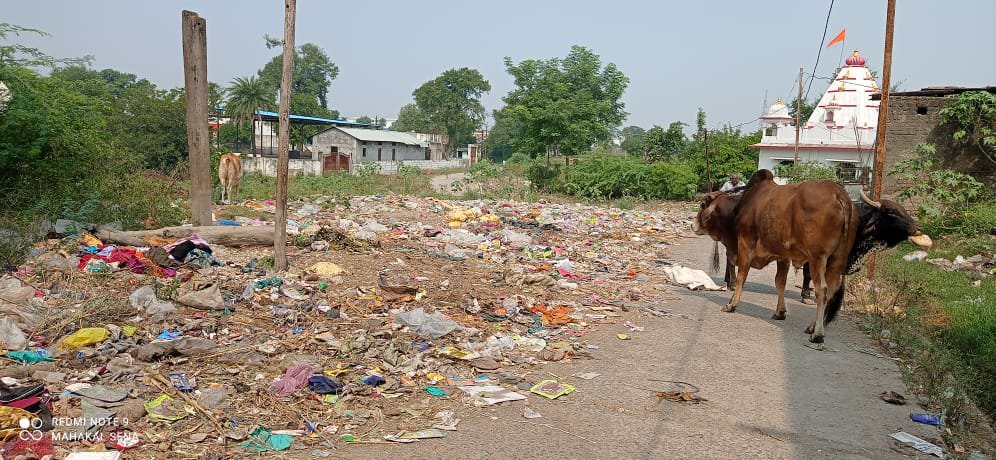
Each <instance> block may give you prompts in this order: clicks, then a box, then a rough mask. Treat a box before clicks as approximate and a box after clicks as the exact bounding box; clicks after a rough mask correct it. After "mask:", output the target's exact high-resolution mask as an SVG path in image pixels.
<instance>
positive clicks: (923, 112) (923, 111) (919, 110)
mask: <svg viewBox="0 0 996 460" xmlns="http://www.w3.org/2000/svg"><path fill="white" fill-rule="evenodd" d="M916 114H917V115H926V114H927V107H925V106H922V105H918V106H916Z"/></svg>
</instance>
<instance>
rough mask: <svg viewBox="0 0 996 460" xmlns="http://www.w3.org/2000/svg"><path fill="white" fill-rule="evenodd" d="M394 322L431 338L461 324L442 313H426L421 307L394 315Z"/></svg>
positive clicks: (438, 336) (440, 335) (444, 333)
mask: <svg viewBox="0 0 996 460" xmlns="http://www.w3.org/2000/svg"><path fill="white" fill-rule="evenodd" d="M394 322H396V323H399V324H403V325H405V326H408V327H409V328H410V329H411V330H412V332H414V333H416V334H418V335H421V336H424V337H429V338H432V339H438V338H440V337H442V336H444V335H446V334H449V333H450V332H453V331H454V330H456V329H460V328H461V326H460V325H459V324H457V323H456V322H455V321H453V320H452V319H449V318H447V317H446V316H445V315H443V314H442V313H439V312H436V313H433V314H431V315H429V314H426V313H425V310H424V309H422V308H416V309H414V310H412V311H407V312H404V313H401V314H399V315H398V316H395V317H394Z"/></svg>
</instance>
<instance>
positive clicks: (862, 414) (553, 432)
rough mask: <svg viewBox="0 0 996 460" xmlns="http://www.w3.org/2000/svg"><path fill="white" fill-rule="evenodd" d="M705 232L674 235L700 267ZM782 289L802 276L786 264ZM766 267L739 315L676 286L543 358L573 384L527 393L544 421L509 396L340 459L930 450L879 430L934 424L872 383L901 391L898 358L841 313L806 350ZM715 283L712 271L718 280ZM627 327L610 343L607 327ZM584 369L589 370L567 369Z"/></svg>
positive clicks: (798, 315) (904, 453)
mask: <svg viewBox="0 0 996 460" xmlns="http://www.w3.org/2000/svg"><path fill="white" fill-rule="evenodd" d="M711 247H712V241H711V240H708V238H707V237H699V238H686V239H682V240H681V241H680V242H678V243H676V244H673V245H672V250H671V254H670V257H671V258H672V259H673V260H674V261H675V262H677V263H682V264H687V265H689V266H705V264H706V261H707V255H708V254H709V251H711ZM789 276H790V279H789V284H788V285H789V286H790V287H791V286H794V285H795V284H796V283H798V282H799V281H800V280H801V273H799V274H798V278H797V277H796V274H795V273H790V275H789ZM773 279H774V267H773V266H771V267H769V268H768V269H765V270H762V271H752V272H751V273H750V275H749V277H748V286H747V287H748V291H747V292H745V294H744V298H743V301H742V303H741V306H740V308H739V309H738V312H737V313H734V314H729V313H723V312H721V311H720V308H721V307H722V306H723V305H725V304H726V301H727V300H729V293H728V292H702V291H687V290H684V291H683V290H679V289H677V288H676V289H674V290H673V291H672V293H673V294H674V296H673V298H672V299H668V300H667V301H665V302H662V303H659V304H656V305H653V307H654V308H656V309H659V310H662V311H667V312H670V315H669V316H666V317H657V316H654V315H649V314H646V313H643V314H639V313H635V312H634V313H629V314H627V315H626V319H627V320H629V321H630V322H631V323H633V324H634V325H637V326H639V327H643V328H644V329H645V331H644V332H629V330H628V329H627V328H626V327H624V326H623V325H622V324H621V323H622V321H620V324H617V325H603V326H600V327H599V328H598V330H597V331H595V332H592V333H591V335H590V336H589V337H588V341H589V342H590V343H595V344H598V345H599V346H600V348H599V349H598V350H594V351H592V359H590V360H587V359H573V360H571V361H570V362H558V363H549V364H546V365H544V366H543V367H542V368H540V369H537V370H535V371H534V372H535V373H537V374H544V373H549V375H557V376H560V377H563V378H565V379H566V380H567V381H570V382H571V383H572V384H574V385H576V386H577V391H575V392H574V393H572V394H570V395H568V396H566V397H562V398H561V399H558V400H554V401H550V400H546V399H543V398H530V401H529V405H530V407H533V408H534V409H535V410H536V411H538V412H539V413H540V414H542V416H543V417H542V418H538V419H531V420H527V419H525V418H524V417H523V415H522V413H523V407H524V406H525V404H523V403H521V402H509V403H503V404H502V405H499V406H494V407H490V408H483V409H472V408H460V409H457V410H456V412H457V415H458V416H460V417H461V418H463V422H462V423H461V424H460V426H459V430H458V431H456V432H453V433H450V436H449V437H447V438H446V439H439V440H429V441H423V442H420V443H415V444H411V445H368V446H363V445H351V446H348V447H347V448H346V449H345V450H343V451H341V452H337V453H338V454H342V455H343V456H345V457H349V458H385V457H388V456H398V455H401V456H404V457H405V458H439V457H441V456H445V457H460V458H608V457H615V458H737V459H741V458H806V459H810V458H828V459H829V458H833V459H842V458H928V456H926V455H924V454H920V453H918V452H916V451H914V450H913V449H911V448H908V447H900V446H898V445H897V444H896V443H895V442H894V441H893V440H892V439H891V438H890V437H889V434H891V433H894V432H897V431H906V432H908V433H911V434H914V435H916V436H919V437H921V438H923V439H927V440H932V441H933V442H935V443H937V444H940V439H939V437H938V436H937V431H936V429H933V428H932V427H928V426H926V425H921V424H918V423H915V422H912V421H910V419H909V413H910V410H911V408H910V406H895V405H890V404H887V403H885V402H883V401H881V400H880V399H879V398H878V394H879V393H881V392H883V391H887V390H895V391H898V392H900V393H904V386H903V384H902V381H901V379H900V369H899V367H898V366H897V364H896V363H895V362H893V361H891V360H889V359H885V358H880V357H876V356H873V355H870V354H866V353H862V352H860V351H858V350H875V351H879V348H878V346H877V345H876V344H875V343H873V341H871V340H870V339H869V338H868V337H867V336H866V335H865V334H863V333H861V332H860V331H858V330H857V328H856V326H855V324H854V322H853V321H852V320H851V319H849V318H848V317H847V315H844V317H843V318H842V319H841V320H839V321H838V322H836V323H835V324H833V325H832V326H831V327H830V328H829V329H828V339H827V345H828V350H827V351H823V352H820V351H816V350H813V349H810V348H807V347H805V346H804V345H805V344H806V343H808V342H807V340H806V339H807V335H806V334H805V333H803V329H804V328H805V327H806V326H807V325H808V323H809V322H810V321H812V317H813V316H814V315H815V311H814V308H813V307H812V306H808V305H803V304H802V303H800V302H798V301H797V299H798V289H792V290H791V291H790V295H789V296H788V300H787V302H788V309H789V312H788V318H787V319H786V320H785V321H775V320H772V319H771V318H770V316H771V313H773V311H774V304H775V294H774V288H773V287H772V284H773ZM717 281H720V279H718V278H717ZM620 332H626V333H630V334H632V339H631V340H625V341H624V340H620V339H618V338H617V337H616V334H617V333H620ZM588 372H596V373H599V374H601V375H599V376H598V377H595V378H594V379H591V380H584V379H581V378H576V377H574V378H571V377H570V376H571V375H576V374H582V373H588ZM655 380H677V381H683V382H688V383H691V384H693V385H696V386H698V387H699V388H700V390H701V391H700V393H699V394H700V395H701V396H702V397H704V398H706V399H708V401H705V402H702V403H700V404H688V403H676V402H670V401H666V400H665V401H660V400H658V398H656V397H655V396H654V394H653V392H652V391H650V390H655V389H660V388H664V389H666V388H667V384H665V383H662V382H655Z"/></svg>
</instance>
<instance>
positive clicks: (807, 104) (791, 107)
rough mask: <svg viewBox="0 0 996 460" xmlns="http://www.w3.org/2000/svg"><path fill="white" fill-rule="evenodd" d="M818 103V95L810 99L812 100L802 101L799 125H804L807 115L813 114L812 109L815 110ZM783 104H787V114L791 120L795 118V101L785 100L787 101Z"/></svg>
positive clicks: (807, 118)
mask: <svg viewBox="0 0 996 460" xmlns="http://www.w3.org/2000/svg"><path fill="white" fill-rule="evenodd" d="M819 103H820V98H819V97H817V98H815V99H812V100H808V101H806V100H803V101H802V107H801V108H802V117H800V118H799V124H800V126H805V125H806V121H807V120H809V116H810V115H812V114H813V110H816V106H817V105H818V104H819ZM785 105H787V106H788V112H789V116H790V117H792V119H793V120H795V109H796V101H795V100H792V101H787V103H786V104H785ZM793 123H794V122H793Z"/></svg>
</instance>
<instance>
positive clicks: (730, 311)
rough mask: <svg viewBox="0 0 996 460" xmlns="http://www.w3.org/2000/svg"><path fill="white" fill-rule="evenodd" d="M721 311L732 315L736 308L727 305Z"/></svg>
mask: <svg viewBox="0 0 996 460" xmlns="http://www.w3.org/2000/svg"><path fill="white" fill-rule="evenodd" d="M723 311H724V312H726V313H734V312H736V311H737V307H736V306H733V305H727V306H725V307H723Z"/></svg>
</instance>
